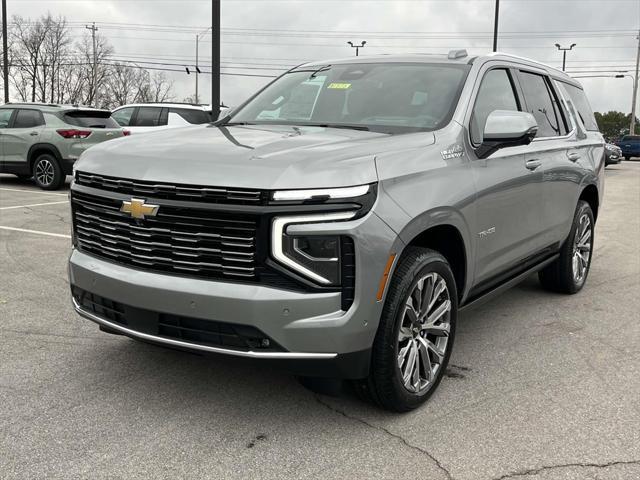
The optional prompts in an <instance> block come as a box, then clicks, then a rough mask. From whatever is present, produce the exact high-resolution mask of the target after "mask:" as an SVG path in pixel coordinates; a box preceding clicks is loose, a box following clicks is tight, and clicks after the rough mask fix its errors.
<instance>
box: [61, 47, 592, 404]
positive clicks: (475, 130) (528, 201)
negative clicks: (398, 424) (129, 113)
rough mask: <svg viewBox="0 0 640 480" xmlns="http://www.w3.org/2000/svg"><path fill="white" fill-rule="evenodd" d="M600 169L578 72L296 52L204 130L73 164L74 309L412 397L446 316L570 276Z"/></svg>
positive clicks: (190, 343) (140, 332)
mask: <svg viewBox="0 0 640 480" xmlns="http://www.w3.org/2000/svg"><path fill="white" fill-rule="evenodd" d="M603 169H604V141H603V138H602V135H601V134H600V133H599V132H598V130H597V126H596V123H595V120H594V117H593V113H592V111H591V109H590V107H589V104H588V102H587V99H586V97H585V94H584V92H583V90H582V88H581V86H580V85H579V84H578V83H577V82H576V81H575V80H573V79H571V78H570V77H568V76H567V75H565V74H563V73H562V72H560V71H558V70H555V69H552V68H549V67H546V66H544V65H541V64H539V63H537V62H534V61H531V60H526V59H523V58H519V57H513V56H508V55H503V54H492V55H487V56H482V57H469V56H467V54H466V52H464V51H453V52H451V53H449V55H444V56H424V55H419V56H380V57H377V56H376V57H358V58H355V59H354V58H349V59H343V60H330V61H324V62H317V63H310V64H306V65H303V66H300V67H296V68H294V69H292V70H290V71H289V72H287V73H286V74H284V75H282V76H281V77H280V78H278V79H276V80H275V81H274V82H273V83H271V84H270V85H268V86H267V87H265V88H264V89H263V90H261V91H260V92H258V93H257V94H256V95H255V96H254V97H252V98H251V99H250V100H249V101H247V102H246V103H245V104H243V105H241V106H240V107H239V108H237V109H235V111H234V112H233V113H232V114H231V115H229V116H227V117H226V118H223V119H221V120H220V121H218V122H217V123H215V124H209V125H200V126H194V127H189V128H184V129H180V130H179V131H178V130H176V131H175V132H169V131H163V132H160V133H150V134H148V135H141V136H140V137H138V138H132V139H131V141H127V142H123V141H114V142H108V143H106V144H104V145H101V146H99V147H96V148H92V149H91V150H90V151H88V152H86V153H85V154H84V155H83V156H82V158H81V159H80V161H79V162H78V163H77V165H76V171H75V177H74V178H75V180H74V183H73V185H72V189H71V198H72V208H73V222H74V227H73V234H74V235H73V244H74V249H73V253H72V255H71V258H70V269H69V272H70V284H71V287H72V294H73V303H74V306H75V308H76V310H77V311H78V313H79V314H80V315H82V316H84V317H86V318H88V319H90V320H92V321H94V322H96V323H98V324H99V325H100V328H101V329H102V330H104V331H107V332H110V333H118V334H123V335H127V336H129V337H132V338H135V339H139V340H143V341H148V342H152V343H156V344H159V345H165V346H170V347H174V348H182V349H188V350H195V351H199V352H214V353H222V354H227V355H235V356H239V357H251V358H256V359H262V360H263V361H271V362H275V363H284V364H285V366H286V367H287V368H288V369H290V370H291V371H294V372H295V373H297V374H300V375H306V376H329V377H341V378H347V379H351V380H353V382H354V384H355V385H356V388H357V391H358V392H359V393H360V394H362V396H363V397H365V398H368V399H370V400H372V401H374V402H376V403H377V404H379V405H381V406H383V407H384V408H387V409H390V410H396V411H406V410H410V409H412V408H415V407H417V406H418V405H420V404H421V403H423V402H424V401H425V400H426V399H427V398H428V397H429V396H430V395H431V394H432V393H433V391H434V390H435V388H436V387H437V385H438V383H439V382H440V380H441V378H442V375H443V373H444V370H445V368H446V366H447V361H448V359H449V356H450V354H451V349H452V346H453V341H454V337H455V331H456V320H457V317H458V312H459V311H460V310H461V309H463V308H467V307H470V306H472V305H474V304H477V303H478V302H480V301H482V300H483V299H486V298H488V297H489V296H491V295H492V294H495V293H498V292H500V291H503V290H504V289H505V288H507V287H510V286H512V285H514V284H516V283H517V282H519V281H520V280H522V279H524V278H525V277H526V276H528V275H530V274H531V273H533V272H538V275H539V277H540V281H541V283H542V285H543V286H544V287H545V288H548V289H550V290H554V291H557V292H564V293H576V292H578V291H579V290H580V289H581V288H582V287H583V285H584V283H585V281H586V278H587V275H588V273H589V266H590V263H591V256H592V252H593V232H594V223H595V220H596V218H597V214H598V209H599V207H600V204H601V199H602V193H603Z"/></svg>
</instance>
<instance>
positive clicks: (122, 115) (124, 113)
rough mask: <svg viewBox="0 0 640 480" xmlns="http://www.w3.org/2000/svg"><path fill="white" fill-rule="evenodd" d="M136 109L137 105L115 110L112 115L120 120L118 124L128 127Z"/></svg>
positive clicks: (116, 119)
mask: <svg viewBox="0 0 640 480" xmlns="http://www.w3.org/2000/svg"><path fill="white" fill-rule="evenodd" d="M134 110H135V107H127V108H121V109H120V110H117V111H115V112H113V113H112V114H111V117H112V118H113V119H114V120H115V121H116V122H118V125H120V126H121V127H128V126H129V123H130V122H131V115H133V111H134Z"/></svg>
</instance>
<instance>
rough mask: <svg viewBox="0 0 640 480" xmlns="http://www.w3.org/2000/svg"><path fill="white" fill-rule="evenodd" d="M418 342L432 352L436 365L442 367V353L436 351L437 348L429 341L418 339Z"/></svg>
mask: <svg viewBox="0 0 640 480" xmlns="http://www.w3.org/2000/svg"><path fill="white" fill-rule="evenodd" d="M419 341H420V343H422V344H424V346H425V348H426V349H427V350H429V351H431V352H433V355H434V357H435V359H436V363H437V364H439V365H442V361H443V360H444V353H443V352H441V351H440V350H438V347H436V346H435V344H434V343H433V342H432V341H431V340H428V339H426V338H422V337H419Z"/></svg>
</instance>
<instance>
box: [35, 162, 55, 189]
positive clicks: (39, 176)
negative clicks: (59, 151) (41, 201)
mask: <svg viewBox="0 0 640 480" xmlns="http://www.w3.org/2000/svg"><path fill="white" fill-rule="evenodd" d="M35 176H36V180H38V183H40V184H41V185H45V186H46V185H51V183H52V182H53V179H54V177H55V169H54V167H53V164H52V163H51V161H50V160H49V159H47V158H43V159H41V160H39V161H38V163H37V164H36V175H35Z"/></svg>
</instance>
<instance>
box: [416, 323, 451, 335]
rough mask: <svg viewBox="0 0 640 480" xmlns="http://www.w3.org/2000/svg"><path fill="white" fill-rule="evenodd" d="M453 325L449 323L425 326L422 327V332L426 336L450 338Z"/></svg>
mask: <svg viewBox="0 0 640 480" xmlns="http://www.w3.org/2000/svg"><path fill="white" fill-rule="evenodd" d="M449 330H451V325H449V324H448V323H440V324H439V325H431V324H425V325H423V326H422V331H423V332H425V333H426V335H435V336H436V337H448V336H449Z"/></svg>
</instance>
